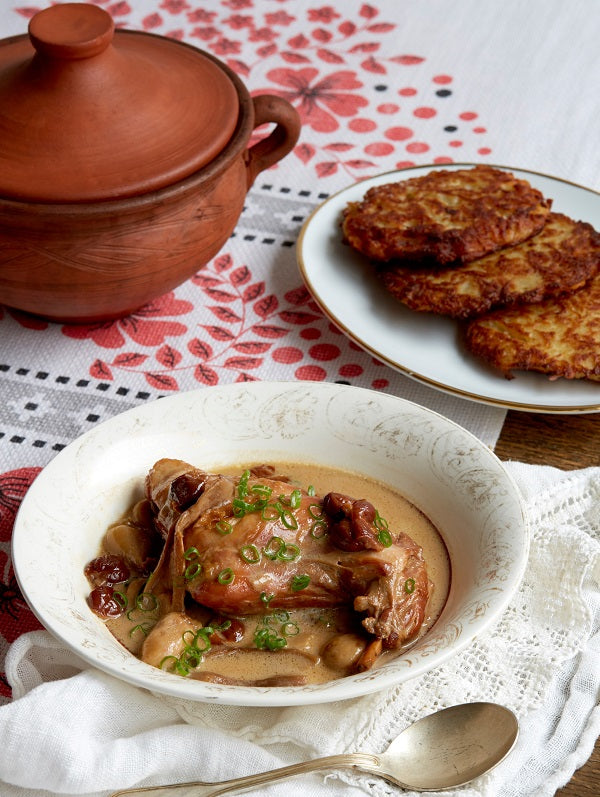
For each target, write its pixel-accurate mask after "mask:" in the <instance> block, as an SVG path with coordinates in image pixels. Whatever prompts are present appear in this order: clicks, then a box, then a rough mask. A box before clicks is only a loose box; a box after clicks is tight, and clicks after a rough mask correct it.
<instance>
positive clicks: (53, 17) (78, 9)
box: [29, 3, 115, 60]
mask: <svg viewBox="0 0 600 797" xmlns="http://www.w3.org/2000/svg"><path fill="white" fill-rule="evenodd" d="M114 30H115V26H114V22H113V19H112V17H111V16H110V14H108V13H107V12H106V11H105V10H104V9H103V8H100V7H99V6H95V5H92V4H91V3H63V4H60V5H55V6H51V7H50V8H46V9H45V10H44V11H40V12H39V13H38V14H36V15H35V16H34V17H32V19H31V21H30V23H29V38H30V40H31V43H32V44H33V46H34V47H35V49H36V50H37V52H38V53H39V54H40V55H46V56H48V57H50V58H63V59H68V60H75V59H81V58H91V57H92V56H94V55H98V53H101V52H102V51H103V50H105V49H106V48H107V47H108V45H109V44H110V42H111V41H112V38H113V34H114Z"/></svg>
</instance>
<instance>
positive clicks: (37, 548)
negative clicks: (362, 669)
mask: <svg viewBox="0 0 600 797" xmlns="http://www.w3.org/2000/svg"><path fill="white" fill-rule="evenodd" d="M163 456H168V457H175V458H181V459H184V460H187V461H189V462H191V463H194V464H196V465H198V466H200V467H203V468H206V469H211V468H219V467H223V466H225V465H227V464H229V465H231V464H236V463H241V462H243V461H245V462H248V461H257V462H269V461H277V460H278V461H282V460H303V461H308V462H311V461H313V462H320V463H323V464H326V465H333V466H342V467H347V466H348V464H349V463H352V464H353V465H354V469H355V470H358V471H359V472H361V473H364V474H368V475H369V476H372V477H375V478H376V479H380V480H383V481H385V482H387V483H388V484H391V485H393V486H395V487H396V488H397V489H399V490H400V491H401V492H402V493H404V495H406V497H407V498H409V499H410V500H412V501H413V502H414V503H415V504H416V505H417V506H418V507H420V508H421V509H422V510H423V511H424V512H425V513H426V514H427V515H428V516H429V517H430V518H431V520H432V521H433V522H434V523H435V524H436V525H437V526H438V528H439V529H440V531H441V533H442V535H443V537H444V539H445V541H446V545H447V547H448V550H449V554H450V558H451V562H452V585H451V590H450V596H449V599H448V601H447V604H446V606H445V608H444V611H443V613H442V616H441V617H440V619H439V620H438V621H437V623H436V624H435V625H434V627H433V628H432V629H431V630H430V631H429V633H428V634H426V635H425V636H424V637H423V638H422V639H421V640H419V642H418V643H417V644H415V646H414V647H413V648H411V649H410V650H409V651H408V652H407V653H406V654H404V655H403V656H401V657H399V658H398V659H396V660H394V661H392V662H390V663H388V664H386V665H385V666H382V667H381V668H380V669H375V670H372V671H370V672H367V673H363V674H360V675H356V676H351V677H348V678H342V679H339V680H337V681H333V682H331V683H329V684H319V685H316V686H306V687H289V688H287V687H279V688H257V687H242V686H223V685H219V684H210V683H203V682H201V681H194V680H188V679H185V678H182V677H179V676H176V675H172V674H170V673H167V672H163V671H161V670H159V669H157V668H154V667H151V666H149V665H147V664H144V663H143V662H141V661H138V660H137V659H136V658H135V657H134V656H132V655H131V654H130V653H128V652H127V651H126V650H125V649H124V648H123V647H122V646H121V645H120V644H119V643H118V642H117V641H116V640H115V639H114V638H113V637H112V636H111V634H110V633H109V632H108V631H107V629H106V627H105V626H104V624H103V623H102V622H101V621H100V620H99V619H98V618H97V617H96V616H95V615H94V614H93V613H92V612H91V611H90V609H89V608H88V605H87V603H86V597H87V594H88V592H89V586H88V583H87V581H86V579H85V577H84V573H83V568H84V565H85V563H86V562H88V561H89V560H90V559H91V558H92V557H93V556H94V555H95V554H96V551H97V550H98V546H99V544H100V540H101V538H102V536H103V533H104V531H105V529H106V526H107V525H108V523H109V522H110V521H112V520H113V519H115V518H116V517H118V516H119V515H120V514H121V513H122V512H123V511H124V510H125V509H126V508H127V507H128V506H129V505H130V503H131V502H132V501H133V500H135V499H136V498H137V497H138V496H141V493H142V489H143V480H144V476H145V474H146V473H147V472H148V469H149V468H150V467H151V465H152V464H153V463H154V462H155V460H157V459H159V458H160V457H163ZM528 544H529V542H528V531H527V526H526V520H525V516H524V512H523V507H522V502H521V497H520V493H519V490H518V489H517V487H516V485H515V484H514V482H513V481H512V479H511V478H510V476H509V475H508V474H507V472H506V470H505V469H504V467H503V465H502V464H501V462H500V461H499V460H498V459H497V457H496V456H495V455H494V454H493V453H492V452H491V451H490V450H489V449H488V448H487V447H486V446H485V445H483V444H482V443H481V442H480V441H479V440H477V438H475V437H473V436H472V435H471V434H470V433H469V432H467V431H465V430H464V429H462V428H461V427H459V426H457V425H456V424H454V423H453V422H452V421H449V420H447V419H446V418H443V417H442V416H440V415H438V414H436V413H434V412H432V411H431V410H427V409H423V408H421V407H419V406H417V405H415V404H413V403H411V402H408V401H405V400H403V399H399V398H396V397H393V396H388V395H385V394H381V393H376V392H373V391H370V390H365V389H363V388H354V387H348V386H344V385H336V384H330V383H315V384H313V383H286V382H282V383H268V382H251V383H247V384H240V385H230V386H222V387H221V386H219V387H214V388H206V389H204V390H199V391H194V392H190V393H181V394H179V395H175V396H172V397H169V398H163V399H160V400H158V401H156V402H154V403H152V404H148V405H145V406H143V407H139V408H135V409H132V410H129V411H128V412H125V413H123V414H121V415H118V416H116V417H115V418H112V419H111V420H109V421H107V422H105V423H104V424H101V425H99V426H98V427H96V428H95V429H93V430H91V431H90V432H87V433H86V434H85V435H83V436H82V437H80V438H79V439H78V440H76V441H75V442H73V443H72V444H71V445H69V446H67V448H65V449H64V450H63V451H62V452H61V453H60V454H58V456H57V457H56V458H55V459H54V460H53V461H52V462H51V463H50V464H49V465H48V466H47V467H46V468H45V469H44V470H43V471H42V473H41V474H40V475H39V476H38V478H37V479H36V480H35V482H34V483H33V485H32V486H31V488H30V490H29V491H28V493H27V495H26V496H25V499H24V501H23V503H22V506H21V509H20V511H19V513H18V516H17V520H16V523H15V528H14V533H13V548H12V555H13V562H14V567H15V571H16V575H17V579H18V583H19V585H20V587H21V590H22V591H23V594H24V595H25V597H26V598H27V601H28V602H29V604H30V606H31V607H32V609H33V611H34V612H35V614H36V615H37V617H38V618H39V619H40V621H41V622H42V623H43V624H44V626H45V627H46V628H47V629H48V630H49V631H50V632H52V633H53V634H54V635H55V636H56V637H58V638H59V639H60V640H62V641H63V642H64V644H66V645H67V646H68V647H70V648H71V649H72V650H73V651H74V652H75V653H77V654H78V655H79V656H80V657H82V658H83V659H85V660H86V661H87V662H89V663H90V664H92V665H94V666H96V667H98V668H99V669H101V670H104V671H106V672H108V673H110V674H112V675H114V676H116V677H117V678H121V679H123V680H125V681H128V682H130V683H132V684H135V685H137V686H140V687H145V688H147V689H150V690H151V691H153V692H157V693H163V694H167V695H170V696H173V697H179V698H182V699H184V700H186V701H187V702H188V704H189V701H204V702H207V701H210V702H215V703H222V704H227V705H260V706H267V705H271V706H275V705H301V704H308V703H322V702H327V701H332V700H342V699H346V698H351V697H356V696H358V695H362V694H366V693H368V692H373V691H375V690H378V689H382V688H385V687H388V686H391V685H393V684H397V683H400V682H402V681H405V680H407V679H409V678H411V677H414V676H416V675H419V674H421V673H423V672H425V671H426V670H429V669H431V668H433V667H436V666H438V665H439V664H440V663H441V662H443V661H444V660H445V659H446V658H448V657H449V656H452V655H456V654H457V653H458V652H459V651H460V650H462V649H463V648H464V647H465V646H466V645H468V644H469V643H470V642H471V641H472V640H473V638H474V637H475V636H476V635H478V634H481V633H482V631H483V630H484V629H485V628H487V626H488V625H489V624H490V623H493V622H494V621H495V620H496V619H497V618H498V616H499V615H500V614H501V612H502V611H503V610H504V609H505V608H506V606H507V604H508V602H509V600H510V598H511V596H512V595H513V593H514V591H515V590H516V589H517V587H518V585H519V582H520V580H521V577H522V574H523V571H524V568H525V565H526V562H527V553H528Z"/></svg>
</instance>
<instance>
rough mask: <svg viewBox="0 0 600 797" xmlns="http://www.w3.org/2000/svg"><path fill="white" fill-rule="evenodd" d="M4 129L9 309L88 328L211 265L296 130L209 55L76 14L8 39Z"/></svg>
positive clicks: (1, 266)
mask: <svg viewBox="0 0 600 797" xmlns="http://www.w3.org/2000/svg"><path fill="white" fill-rule="evenodd" d="M2 109H10V111H9V112H8V113H6V112H5V111H3V110H2ZM265 123H273V124H274V125H275V127H274V128H273V129H272V131H271V132H270V133H269V134H268V135H267V136H266V137H265V138H263V139H261V140H259V141H258V143H255V144H254V145H253V146H249V140H250V136H251V134H252V132H253V131H254V130H255V129H256V128H257V127H259V126H260V125H262V124H265ZM0 130H1V131H2V132H1V133H0V136H1V138H0V302H1V303H3V304H6V305H9V306H11V307H14V308H18V309H20V310H24V311H27V312H31V313H34V314H36V315H41V316H43V317H45V318H47V319H51V320H57V321H65V322H84V321H85V322H89V321H96V320H104V319H110V318H118V317H121V316H123V315H126V314H128V313H130V312H132V311H133V310H135V309H137V308H139V307H140V306H141V305H143V304H145V303H146V302H148V301H150V300H151V299H153V298H155V297H157V296H158V295H160V294H162V293H165V292H166V291H169V290H172V289H173V288H175V287H176V286H177V285H179V284H181V283H182V282H184V281H185V280H186V279H188V278H189V277H190V276H192V275H193V274H194V273H195V272H196V271H198V270H199V269H200V268H201V267H202V266H204V265H205V264H206V263H207V262H208V261H209V260H210V259H211V258H212V257H214V256H215V255H216V254H217V253H218V252H219V250H220V249H221V248H222V247H223V245H224V243H225V242H226V240H227V239H228V238H229V236H230V235H231V233H232V231H233V230H234V228H235V225H236V223H237V221H238V218H239V216H240V213H241V211H242V207H243V204H244V201H245V198H246V193H247V191H248V189H249V187H250V186H251V185H252V183H253V181H254V179H255V178H256V176H257V175H258V174H259V173H260V172H261V171H263V170H264V169H266V168H268V167H269V166H271V165H273V164H274V163H276V162H277V161H279V160H280V159H281V158H283V157H284V156H285V155H286V154H287V153H288V152H289V151H290V150H291V149H292V147H293V146H294V144H295V143H296V141H297V139H298V136H299V132H300V119H299V116H298V114H297V112H296V110H295V109H294V108H293V107H292V106H291V105H290V104H289V103H288V102H286V101H285V100H283V99H281V98H279V97H275V96H270V95H260V96H257V97H254V98H252V97H251V96H250V94H249V93H248V91H247V89H246V88H245V86H244V84H243V83H242V82H241V81H240V79H239V78H238V77H237V75H236V74H235V73H234V72H233V71H232V70H230V69H229V68H228V67H227V66H226V65H225V64H223V63H221V62H220V61H218V60H217V59H215V58H214V57H212V56H211V55H210V54H208V53H205V52H203V51H201V50H198V49H196V48H195V47H191V46H190V45H187V44H182V43H181V42H177V41H175V40H172V39H167V38H164V37H161V36H156V35H154V34H148V33H141V32H136V31H126V30H117V31H115V30H114V25H113V22H112V19H111V17H110V16H109V15H108V14H107V13H106V12H105V11H103V10H102V9H100V8H99V7H98V6H93V5H90V4H85V3H67V4H63V5H57V6H53V7H51V8H48V9H46V10H45V11H42V12H40V13H39V14H37V15H36V16H34V17H33V18H32V20H31V22H30V26H29V36H16V37H12V38H10V39H5V40H4V41H3V42H0Z"/></svg>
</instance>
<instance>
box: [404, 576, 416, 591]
mask: <svg viewBox="0 0 600 797" xmlns="http://www.w3.org/2000/svg"><path fill="white" fill-rule="evenodd" d="M414 591H415V580H414V578H407V579H406V581H405V582H404V592H407V593H408V594H409V595H411V594H412V593H413V592H414Z"/></svg>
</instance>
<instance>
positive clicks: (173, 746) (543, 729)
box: [0, 463, 600, 797]
mask: <svg viewBox="0 0 600 797" xmlns="http://www.w3.org/2000/svg"><path fill="white" fill-rule="evenodd" d="M508 468H509V469H510V471H511V473H512V474H513V476H514V477H515V479H516V481H517V483H518V484H519V485H520V488H521V490H522V492H523V495H524V498H525V501H526V503H527V506H528V511H529V514H530V519H531V527H532V545H531V553H530V560H529V564H528V568H527V571H526V575H525V578H524V580H523V583H522V585H521V587H520V590H519V591H518V593H517V594H516V596H515V597H514V599H513V601H512V602H511V604H510V606H509V608H508V610H507V611H506V613H505V615H504V616H503V618H502V619H501V620H500V621H499V623H498V624H497V625H496V626H495V627H494V628H493V629H491V630H490V631H489V632H488V633H487V634H486V635H484V636H483V637H482V638H480V639H478V640H477V641H476V642H475V643H473V644H472V645H471V646H470V647H469V648H468V649H467V650H466V651H465V652H464V653H462V654H460V656H457V657H455V658H454V659H452V660H450V661H449V662H447V663H446V664H445V665H443V666H441V667H439V668H437V669H436V670H434V671H433V672H431V673H429V674H427V675H424V676H421V677H419V678H416V679H414V680H412V681H410V682H408V683H406V684H404V685H402V686H400V687H398V688H395V689H391V690H389V691H386V692H382V693H379V694H375V695H371V696H366V697H364V698H360V699H357V700H353V701H345V702H342V703H338V704H328V705H322V706H309V707H291V708H273V709H269V708H265V709H260V708H236V707H223V706H214V705H205V704H189V703H188V704H184V703H182V702H181V701H179V700H176V699H171V698H162V697H157V696H153V695H151V694H149V693H147V692H145V691H143V690H140V689H137V688H135V687H132V686H129V685H127V684H124V683H121V682H119V681H117V680H115V679H113V678H112V677H110V676H107V675H104V674H103V673H101V672H98V671H96V670H94V669H89V668H87V667H86V666H85V665H84V664H83V663H79V662H77V661H74V660H73V656H72V654H70V653H69V652H68V651H65V650H62V649H61V647H60V645H58V644H57V643H56V642H54V641H53V640H52V638H51V637H50V636H49V635H48V634H47V633H46V632H32V633H30V634H26V635H25V636H23V637H21V638H20V639H19V640H17V641H16V642H15V643H14V644H13V646H12V647H11V649H10V651H9V655H8V659H7V666H6V671H7V676H8V679H9V682H10V685H11V686H12V688H13V690H14V696H15V700H14V701H13V702H12V703H11V704H8V705H6V706H4V707H2V708H0V739H2V754H1V756H0V783H2V782H3V787H2V789H1V794H2V795H3V797H44V795H46V796H47V795H59V794H75V795H94V797H107V795H108V794H110V793H111V791H113V790H116V789H118V788H124V787H127V786H134V785H140V784H159V783H167V782H172V781H186V780H193V779H198V778H200V779H203V780H220V779H226V778H231V777H235V776H238V775H242V774H248V773H251V772H256V771H262V770H264V769H269V768H274V767H276V766H282V765H284V764H287V763H291V762H295V761H299V760H303V759H306V758H311V757H316V756H319V755H326V754H329V753H337V752H351V751H356V750H361V751H371V752H376V751H378V750H383V749H384V748H385V747H386V745H387V743H388V741H389V740H390V739H391V738H393V737H394V736H395V735H396V734H397V733H399V732H400V730H401V729H402V728H403V727H405V726H406V725H408V724H409V723H410V722H412V721H414V720H416V719H418V718H419V717H420V716H423V715H425V714H428V713H431V712H432V711H434V710H436V709H438V708H442V707H444V706H448V705H451V704H454V703H458V702H463V701H476V700H492V701H497V702H500V703H503V704H505V705H507V706H509V707H510V708H512V709H513V710H514V711H515V712H516V713H517V715H518V716H519V718H520V722H521V734H520V738H519V741H518V743H517V746H516V748H515V750H514V751H513V753H512V754H511V755H510V757H509V758H508V759H507V760H506V761H505V762H503V763H502V764H501V765H500V766H499V767H498V768H497V769H496V770H495V771H494V772H492V773H491V774H490V775H488V776H485V777H484V778H481V779H480V780H479V781H476V782H475V783H473V784H471V785H470V786H467V787H463V789H462V790H458V791H457V792H456V793H457V794H458V793H460V794H462V795H464V796H465V797H475V796H476V795H485V797H517V795H519V796H520V795H523V796H525V795H528V796H530V795H535V796H536V797H546V796H548V797H550V795H552V794H554V792H555V791H556V789H557V788H559V787H560V786H561V785H564V784H565V783H566V782H567V781H568V780H569V779H570V777H571V776H572V774H573V772H574V770H575V769H576V768H578V767H579V766H581V765H582V764H583V763H584V762H585V761H586V759H587V758H588V757H589V755H590V754H591V751H592V749H593V745H594V742H595V739H596V738H597V737H598V735H599V734H600V707H599V705H598V704H599V700H598V697H599V691H600V668H599V664H598V663H599V662H600V633H599V629H600V590H599V584H600V532H599V530H600V468H590V469H586V470H581V471H576V472H572V473H564V472H563V471H559V470H556V469H554V468H544V467H538V466H528V465H523V464H520V463H509V464H508ZM44 790H45V791H44ZM253 793H254V794H264V793H268V794H275V795H277V794H285V795H286V797H295V796H296V795H298V797H300V795H303V797H312V795H314V796H315V797H318V796H319V795H324V794H327V795H335V794H340V795H349V797H358V795H365V794H369V795H376V797H383V795H392V794H399V793H400V790H398V789H395V788H394V787H392V786H390V785H389V784H387V783H385V782H384V781H383V780H378V779H373V778H369V777H367V776H361V775H358V774H354V773H352V772H341V771H340V772H337V773H332V774H331V775H327V776H325V775H312V776H309V777H304V778H297V779H294V780H290V781H287V782H285V784H284V785H282V784H279V785H275V786H272V787H270V788H269V789H268V790H265V789H261V790H260V791H258V792H253Z"/></svg>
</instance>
